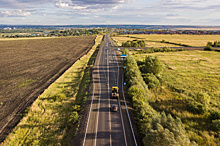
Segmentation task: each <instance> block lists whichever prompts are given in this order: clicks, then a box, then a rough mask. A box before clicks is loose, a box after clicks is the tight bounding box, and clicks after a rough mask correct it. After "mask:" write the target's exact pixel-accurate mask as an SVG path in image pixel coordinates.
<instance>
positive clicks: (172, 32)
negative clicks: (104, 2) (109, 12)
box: [118, 29, 220, 35]
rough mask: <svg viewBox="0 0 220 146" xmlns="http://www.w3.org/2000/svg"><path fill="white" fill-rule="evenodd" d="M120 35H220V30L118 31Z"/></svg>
mask: <svg viewBox="0 0 220 146" xmlns="http://www.w3.org/2000/svg"><path fill="white" fill-rule="evenodd" d="M118 34H192V35H194V34H197V35H220V30H216V31H213V30H126V29H122V30H118Z"/></svg>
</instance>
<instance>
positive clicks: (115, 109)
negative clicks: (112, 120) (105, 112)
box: [111, 104, 118, 112]
mask: <svg viewBox="0 0 220 146" xmlns="http://www.w3.org/2000/svg"><path fill="white" fill-rule="evenodd" d="M117 110H118V107H117V105H115V104H112V105H111V111H112V112H117Z"/></svg>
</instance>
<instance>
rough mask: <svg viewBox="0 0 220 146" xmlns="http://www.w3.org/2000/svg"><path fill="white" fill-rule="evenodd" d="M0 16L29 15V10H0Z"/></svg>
mask: <svg viewBox="0 0 220 146" xmlns="http://www.w3.org/2000/svg"><path fill="white" fill-rule="evenodd" d="M0 16H3V17H26V16H31V13H30V12H27V11H23V10H15V11H0Z"/></svg>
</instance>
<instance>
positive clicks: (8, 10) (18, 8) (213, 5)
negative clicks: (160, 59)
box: [0, 0, 220, 26]
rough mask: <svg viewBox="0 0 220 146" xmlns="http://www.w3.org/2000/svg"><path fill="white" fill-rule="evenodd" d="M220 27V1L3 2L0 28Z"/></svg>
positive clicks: (43, 0)
mask: <svg viewBox="0 0 220 146" xmlns="http://www.w3.org/2000/svg"><path fill="white" fill-rule="evenodd" d="M107 20H108V24H111V25H120V24H121V25H122V24H130V25H131V24H133V25H206V26H220V0H106V1H103V0H0V24H11V25H24V24H25V25H99V24H100V25H106V24H107Z"/></svg>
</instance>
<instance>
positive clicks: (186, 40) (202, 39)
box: [112, 34, 220, 47]
mask: <svg viewBox="0 0 220 146" xmlns="http://www.w3.org/2000/svg"><path fill="white" fill-rule="evenodd" d="M112 38H113V40H114V41H115V42H117V44H118V45H119V46H121V44H122V42H127V41H128V40H129V41H132V40H145V42H146V47H180V45H175V44H170V43H176V44H183V45H188V46H192V47H204V46H206V44H207V42H208V41H210V42H214V41H219V40H220V35H177V34H175V35H164V34H152V35H142V34H140V35H119V36H114V37H112ZM162 40H164V41H167V42H170V43H165V42H164V43H162V42H161V41H162Z"/></svg>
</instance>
